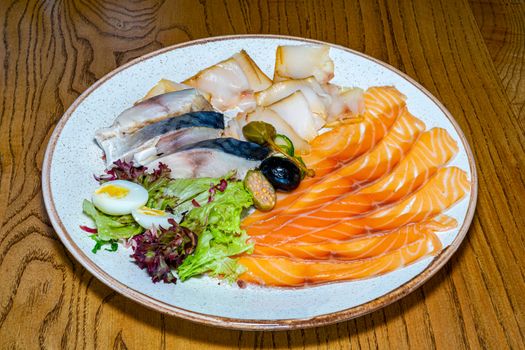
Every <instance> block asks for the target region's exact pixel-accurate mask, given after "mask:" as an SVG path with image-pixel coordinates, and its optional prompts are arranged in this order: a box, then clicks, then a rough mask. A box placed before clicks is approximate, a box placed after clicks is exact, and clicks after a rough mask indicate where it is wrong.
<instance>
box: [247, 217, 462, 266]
mask: <svg viewBox="0 0 525 350" xmlns="http://www.w3.org/2000/svg"><path fill="white" fill-rule="evenodd" d="M456 225H457V222H456V221H455V220H454V219H453V218H450V217H447V216H445V215H442V216H440V217H438V218H437V219H436V220H430V221H425V222H422V223H418V224H410V225H407V226H403V227H401V228H398V229H396V230H394V231H390V232H387V233H381V234H376V235H370V236H367V237H364V238H356V239H352V240H349V241H335V242H328V243H325V242H321V243H318V244H294V243H288V244H282V245H259V244H256V245H255V249H254V252H253V255H252V256H257V255H259V256H280V257H289V258H296V259H312V260H326V259H339V260H357V259H365V258H372V257H374V256H378V255H381V254H384V253H387V252H390V251H393V250H396V249H398V248H401V247H403V246H405V245H407V244H410V243H412V242H415V241H417V240H419V239H422V238H424V236H425V235H427V234H428V233H429V232H432V229H433V228H434V229H436V228H437V229H438V230H440V231H444V230H450V229H452V228H454V227H456Z"/></svg>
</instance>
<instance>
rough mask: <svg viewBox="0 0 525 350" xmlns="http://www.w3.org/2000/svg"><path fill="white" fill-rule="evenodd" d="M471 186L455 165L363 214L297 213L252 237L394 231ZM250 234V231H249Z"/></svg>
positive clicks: (308, 238) (267, 239)
mask: <svg viewBox="0 0 525 350" xmlns="http://www.w3.org/2000/svg"><path fill="white" fill-rule="evenodd" d="M469 189H470V183H469V181H468V179H467V175H466V173H465V172H464V171H463V170H461V169H459V168H456V167H448V168H442V169H439V170H438V171H437V173H436V174H435V176H434V177H432V178H431V179H430V180H429V181H428V182H427V183H426V184H425V185H424V186H423V187H421V189H419V190H418V191H417V192H415V193H413V194H411V195H410V196H408V197H407V198H405V199H403V200H402V201H400V202H398V203H396V204H394V205H392V206H389V207H384V208H380V209H378V210H377V211H374V212H371V213H368V214H366V215H361V216H350V217H348V218H346V219H340V220H339V221H336V222H335V223H334V220H333V219H332V217H331V216H330V214H329V213H326V215H325V216H323V217H320V216H314V215H311V214H309V213H301V214H298V219H297V220H295V221H294V222H293V223H289V224H288V223H287V224H285V225H282V226H281V227H279V228H277V229H274V230H271V231H267V233H266V234H261V235H256V236H252V239H253V240H254V241H255V242H257V243H264V244H283V243H285V242H292V241H293V242H302V243H318V242H323V241H326V240H344V239H351V238H353V237H355V236H356V235H360V234H364V233H370V232H376V231H383V230H392V229H395V228H397V227H400V226H403V225H406V224H410V223H417V222H421V221H423V220H427V219H430V218H432V217H434V216H436V215H438V214H439V213H440V212H442V211H443V210H445V209H447V208H449V207H450V206H451V205H453V204H454V203H456V202H457V201H459V200H460V199H461V198H462V197H463V196H464V195H465V194H466V193H467V192H468V191H469ZM248 234H250V235H251V230H248Z"/></svg>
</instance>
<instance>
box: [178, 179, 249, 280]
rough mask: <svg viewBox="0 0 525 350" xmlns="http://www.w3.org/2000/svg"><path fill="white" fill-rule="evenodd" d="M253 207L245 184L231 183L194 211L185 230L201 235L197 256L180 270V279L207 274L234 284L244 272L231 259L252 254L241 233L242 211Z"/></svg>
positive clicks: (187, 261) (189, 213)
mask: <svg viewBox="0 0 525 350" xmlns="http://www.w3.org/2000/svg"><path fill="white" fill-rule="evenodd" d="M252 204H253V201H252V197H251V195H250V193H249V192H248V191H246V189H245V188H244V185H243V183H242V182H228V185H227V187H226V189H225V191H224V192H217V193H216V194H215V196H214V199H213V200H212V201H211V202H209V203H206V204H204V205H202V206H201V207H197V208H193V209H192V210H191V211H189V212H188V214H186V216H185V218H184V221H183V222H182V224H181V225H182V226H185V227H187V228H189V229H190V230H192V231H193V232H196V233H197V234H198V235H199V241H198V244H197V249H196V251H195V253H194V254H193V255H191V256H189V257H188V258H186V260H185V261H184V263H183V264H182V265H181V266H180V267H179V268H178V270H177V272H178V275H179V278H180V279H181V280H182V281H184V280H187V279H188V278H190V277H193V276H197V275H201V274H204V273H208V274H209V275H211V276H219V277H223V278H225V279H227V280H229V281H234V280H235V279H236V278H237V277H238V276H239V275H240V274H241V273H242V272H244V268H243V267H242V266H241V265H240V264H239V263H238V262H237V259H234V258H231V257H232V256H235V255H238V254H241V253H244V252H251V251H253V244H252V243H248V242H247V240H248V238H249V237H248V235H247V234H246V232H245V231H244V230H242V229H241V214H242V211H243V210H244V209H246V208H248V207H250V206H251V205H252Z"/></svg>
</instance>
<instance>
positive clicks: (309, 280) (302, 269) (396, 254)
mask: <svg viewBox="0 0 525 350" xmlns="http://www.w3.org/2000/svg"><path fill="white" fill-rule="evenodd" d="M441 248H442V246H441V242H440V241H439V238H437V237H436V235H435V234H433V233H428V234H426V235H425V236H424V238H422V239H419V240H417V241H415V242H412V243H410V244H407V245H405V246H403V247H401V248H399V249H397V250H394V251H391V252H388V253H386V254H383V255H379V256H375V257H373V258H369V259H362V260H354V261H349V262H344V261H312V260H293V259H289V258H280V257H269V258H268V257H256V256H244V257H241V258H240V259H239V262H240V263H241V264H242V265H244V266H245V267H246V268H247V271H246V272H245V273H243V274H242V275H241V276H240V279H241V280H243V281H245V282H249V283H256V284H261V285H266V286H280V287H301V286H306V285H313V284H319V283H326V282H334V281H345V280H355V279H361V278H369V277H373V276H378V275H382V274H385V273H387V272H390V271H393V270H396V269H398V268H401V267H404V266H407V265H409V264H411V263H413V262H415V261H417V260H419V259H421V258H423V257H425V256H428V255H431V254H435V253H437V252H439V251H440V250H441Z"/></svg>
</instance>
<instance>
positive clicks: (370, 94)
mask: <svg viewBox="0 0 525 350" xmlns="http://www.w3.org/2000/svg"><path fill="white" fill-rule="evenodd" d="M363 97H364V104H365V109H364V115H363V117H364V121H363V122H362V123H358V124H347V125H342V126H339V127H337V128H334V129H332V130H330V131H328V132H325V133H324V134H321V135H319V136H317V137H316V138H315V139H313V140H312V142H311V143H310V146H311V149H312V151H311V152H310V153H309V154H308V155H306V156H304V157H303V158H304V161H305V162H306V164H308V165H311V166H314V167H315V168H317V167H316V165H317V164H318V163H321V162H322V161H323V160H324V159H325V158H329V159H335V160H339V161H345V162H346V161H349V160H351V159H354V158H355V157H357V156H358V155H360V154H363V153H364V152H366V151H367V150H369V149H370V148H371V147H372V146H373V145H374V144H375V143H376V142H377V141H378V140H380V139H381V138H382V137H383V136H384V135H385V134H386V133H387V131H388V129H389V128H390V127H391V126H392V124H393V123H394V121H395V119H396V118H397V116H398V115H399V113H400V112H401V110H402V109H404V108H406V103H405V100H406V96H405V95H403V94H402V93H401V92H399V90H397V89H396V88H394V87H391V86H381V87H371V88H369V89H368V90H367V91H366V92H365V93H364V95H363Z"/></svg>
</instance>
